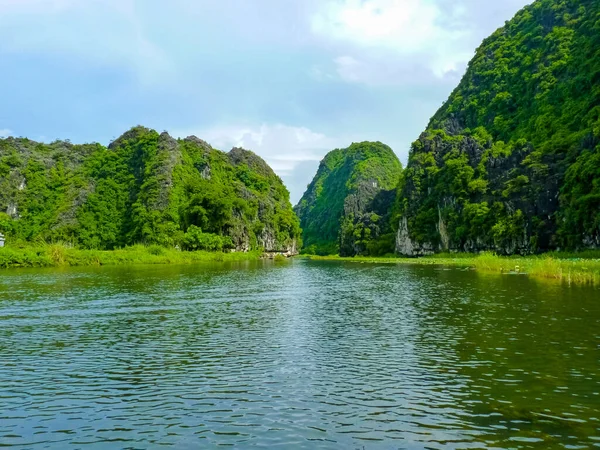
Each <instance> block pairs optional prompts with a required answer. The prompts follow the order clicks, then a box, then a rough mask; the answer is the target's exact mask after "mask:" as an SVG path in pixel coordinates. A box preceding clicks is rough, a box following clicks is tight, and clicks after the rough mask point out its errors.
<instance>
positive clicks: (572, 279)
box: [304, 252, 600, 286]
mask: <svg viewBox="0 0 600 450" xmlns="http://www.w3.org/2000/svg"><path fill="white" fill-rule="evenodd" d="M304 257H305V258H308V259H312V260H321V261H351V262H357V263H389V264H414V265H441V266H455V267H470V268H472V269H475V270H480V271H485V272H495V273H505V274H509V273H523V274H527V275H528V276H531V277H536V278H546V279H554V280H560V281H564V282H566V283H573V284H591V285H596V286H599V285H600V252H586V253H581V254H561V253H552V254H547V255H542V256H530V257H518V256H511V257H504V256H497V255H494V254H492V253H484V254H481V255H469V254H458V255H450V254H447V255H436V256H428V257H424V258H400V257H390V258H372V257H355V258H341V257H339V256H304Z"/></svg>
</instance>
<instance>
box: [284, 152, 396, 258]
mask: <svg viewBox="0 0 600 450" xmlns="http://www.w3.org/2000/svg"><path fill="white" fill-rule="evenodd" d="M401 171H402V166H401V164H400V161H399V160H398V157H397V156H396V155H395V154H394V152H393V151H392V150H391V149H390V148H389V147H388V146H387V145H384V144H382V143H380V142H362V143H357V144H356V143H355V144H352V145H351V146H350V147H348V148H346V149H336V150H333V151H331V152H330V153H329V154H327V156H325V158H324V159H323V161H322V162H321V165H320V167H319V170H318V172H317V174H316V176H315V177H314V179H313V180H312V182H311V183H310V185H309V186H308V189H307V191H306V192H305V194H304V196H303V197H302V199H301V200H300V203H299V204H298V205H297V206H296V208H295V210H296V212H297V214H298V216H299V217H300V222H301V226H302V229H303V239H304V243H305V252H306V253H311V254H323V255H327V254H335V253H338V252H339V253H340V254H341V255H356V254H384V253H389V252H393V248H394V245H393V242H394V234H393V232H392V230H391V229H390V226H389V224H390V221H389V217H388V213H389V211H390V206H391V205H392V204H393V202H394V198H395V187H396V185H397V183H398V179H399V177H400V173H401Z"/></svg>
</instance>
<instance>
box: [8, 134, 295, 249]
mask: <svg viewBox="0 0 600 450" xmlns="http://www.w3.org/2000/svg"><path fill="white" fill-rule="evenodd" d="M0 208H1V211H2V213H0V231H4V232H5V233H6V234H7V235H8V236H9V239H12V240H15V241H18V240H21V241H40V240H41V241H47V242H57V241H62V242H66V243H71V244H73V245H77V246H80V247H83V248H94V249H114V248H119V247H124V246H127V245H133V244H137V243H144V244H159V245H164V246H180V247H182V248H186V249H191V250H193V249H205V250H227V249H236V250H238V251H247V250H251V249H252V250H254V249H264V250H267V251H285V252H290V253H295V252H296V251H297V249H298V247H299V245H300V228H299V221H298V218H297V217H296V216H295V214H294V212H293V211H292V207H291V204H290V202H289V193H288V191H287V189H286V188H285V186H284V185H283V183H282V181H281V179H280V178H279V177H278V176H277V175H276V174H275V173H274V172H273V170H272V169H271V168H270V167H269V166H268V165H267V164H266V163H265V162H264V161H263V160H262V159H261V158H260V157H258V156H257V155H255V154H254V153H252V152H250V151H247V150H243V149H239V148H234V149H233V150H231V151H230V152H229V153H224V152H221V151H219V150H215V149H213V148H212V147H211V146H210V145H208V144H207V143H206V142H204V141H202V140H200V139H198V138H196V137H194V136H191V137H188V138H186V139H174V138H172V137H171V136H169V135H168V134H167V133H162V134H159V133H157V132H156V131H154V130H150V129H147V128H143V127H136V128H133V129H131V130H129V131H128V132H126V133H125V134H123V135H122V136H121V137H119V138H118V139H116V140H115V141H114V142H112V143H111V144H110V145H109V146H108V147H104V146H102V145H100V144H85V145H73V144H71V143H70V142H68V141H67V142H65V141H57V142H53V143H51V144H42V143H37V142H33V141H31V140H29V139H24V138H18V139H15V138H8V139H3V140H0Z"/></svg>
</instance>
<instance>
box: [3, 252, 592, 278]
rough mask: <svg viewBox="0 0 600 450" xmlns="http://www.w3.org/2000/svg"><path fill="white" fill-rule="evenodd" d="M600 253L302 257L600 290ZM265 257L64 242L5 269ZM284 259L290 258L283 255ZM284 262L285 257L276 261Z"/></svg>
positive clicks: (10, 260)
mask: <svg viewBox="0 0 600 450" xmlns="http://www.w3.org/2000/svg"><path fill="white" fill-rule="evenodd" d="M598 256H600V254H595V253H594V254H592V256H586V254H585V253H583V254H569V253H564V254H561V253H552V254H543V255H539V256H497V255H494V254H492V253H483V254H480V255H472V254H461V253H459V254H452V255H448V254H440V255H435V256H426V257H421V258H403V257H369V256H356V257H341V256H337V255H331V256H317V255H298V256H295V258H299V259H307V260H313V261H339V262H350V263H363V264H400V265H420V266H427V265H435V266H447V267H462V268H469V269H473V270H477V271H480V272H487V273H497V274H521V275H527V276H530V277H532V278H538V279H547V280H555V281H560V282H563V283H567V284H575V285H592V286H600V257H598ZM263 258H264V253H263V252H260V251H252V252H248V253H242V252H232V253H224V252H210V251H194V252H188V251H180V250H175V249H169V248H164V247H160V246H157V245H151V246H144V245H135V246H131V247H126V248H123V249H117V250H83V249H77V248H71V247H67V246H64V245H61V244H54V245H39V246H31V247H28V246H26V247H2V248H0V270H2V269H17V268H44V267H83V266H117V265H138V264H140V265H141V264H151V265H152V264H156V265H159V264H165V265H170V264H182V265H190V264H197V263H202V262H236V261H256V260H259V259H263ZM281 259H284V258H283V257H282V258H281ZM275 260H279V258H275Z"/></svg>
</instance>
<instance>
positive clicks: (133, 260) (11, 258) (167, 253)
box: [0, 244, 262, 268]
mask: <svg viewBox="0 0 600 450" xmlns="http://www.w3.org/2000/svg"><path fill="white" fill-rule="evenodd" d="M261 255H262V254H261V253H260V252H248V253H223V252H205V251H197V252H183V251H179V250H175V249H167V248H164V247H159V246H156V245H152V246H144V245H135V246H132V247H126V248H124V249H119V250H110V251H103V250H82V249H77V248H69V247H66V246H63V245H59V244H56V245H40V246H32V247H23V248H20V247H3V248H0V268H14V267H63V266H108V265H125V264H194V263H199V262H222V261H248V260H256V259H259V258H260V257H261Z"/></svg>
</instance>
